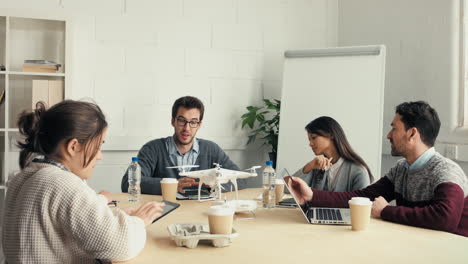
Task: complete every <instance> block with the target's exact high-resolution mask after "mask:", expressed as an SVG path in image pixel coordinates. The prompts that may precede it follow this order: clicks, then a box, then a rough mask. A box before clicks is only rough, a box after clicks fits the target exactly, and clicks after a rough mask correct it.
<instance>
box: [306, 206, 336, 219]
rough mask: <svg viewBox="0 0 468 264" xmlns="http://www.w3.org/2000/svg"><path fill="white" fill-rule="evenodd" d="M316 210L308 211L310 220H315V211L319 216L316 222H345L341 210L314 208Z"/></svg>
mask: <svg viewBox="0 0 468 264" xmlns="http://www.w3.org/2000/svg"><path fill="white" fill-rule="evenodd" d="M314 209H315V210H309V211H307V216H308V217H309V218H314V211H315V213H316V214H317V215H316V218H315V219H316V220H334V221H343V217H341V213H340V210H339V209H332V208H314Z"/></svg>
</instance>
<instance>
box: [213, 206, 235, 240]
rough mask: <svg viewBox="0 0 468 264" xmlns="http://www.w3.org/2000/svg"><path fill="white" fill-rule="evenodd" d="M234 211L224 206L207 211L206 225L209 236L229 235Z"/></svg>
mask: <svg viewBox="0 0 468 264" xmlns="http://www.w3.org/2000/svg"><path fill="white" fill-rule="evenodd" d="M233 219H234V209H233V208H232V207H229V206H226V205H215V206H211V207H210V208H209V209H208V224H209V225H210V233H211V234H231V233H232V222H233Z"/></svg>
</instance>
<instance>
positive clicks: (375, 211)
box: [371, 196, 388, 218]
mask: <svg viewBox="0 0 468 264" xmlns="http://www.w3.org/2000/svg"><path fill="white" fill-rule="evenodd" d="M387 205H388V202H387V200H385V198H383V197H382V196H379V197H377V198H375V200H374V202H373V203H372V211H371V214H372V216H373V217H377V218H380V214H381V213H382V210H383V209H384V208H385V207H387Z"/></svg>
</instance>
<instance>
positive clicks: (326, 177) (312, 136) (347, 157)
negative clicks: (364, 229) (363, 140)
mask: <svg viewBox="0 0 468 264" xmlns="http://www.w3.org/2000/svg"><path fill="white" fill-rule="evenodd" d="M305 129H306V131H307V136H308V137H309V146H310V147H311V148H312V151H313V152H314V153H315V155H316V157H315V158H314V159H313V160H312V161H310V162H308V163H307V164H305V165H304V167H303V168H302V169H300V170H298V171H297V172H296V173H295V174H294V176H296V177H300V178H302V179H303V180H304V181H305V182H306V183H307V184H308V185H309V186H310V187H311V188H313V189H320V190H328V191H336V192H345V191H352V190H359V189H362V188H364V187H366V186H367V185H369V184H370V183H371V182H372V181H373V177H372V173H371V172H370V170H369V167H368V166H367V164H366V163H365V162H364V160H363V159H362V158H361V157H360V156H359V155H358V154H356V152H354V150H353V149H352V148H351V146H350V144H349V142H348V140H347V139H346V135H345V133H344V131H343V128H341V126H340V124H338V122H337V121H336V120H335V119H333V118H331V117H328V116H321V117H319V118H317V119H315V120H313V121H312V122H310V123H309V124H308V125H307V126H306V127H305Z"/></svg>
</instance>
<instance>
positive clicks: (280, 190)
mask: <svg viewBox="0 0 468 264" xmlns="http://www.w3.org/2000/svg"><path fill="white" fill-rule="evenodd" d="M283 196H284V181H283V179H276V180H275V200H276V204H278V203H279V202H281V201H282V200H283Z"/></svg>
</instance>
